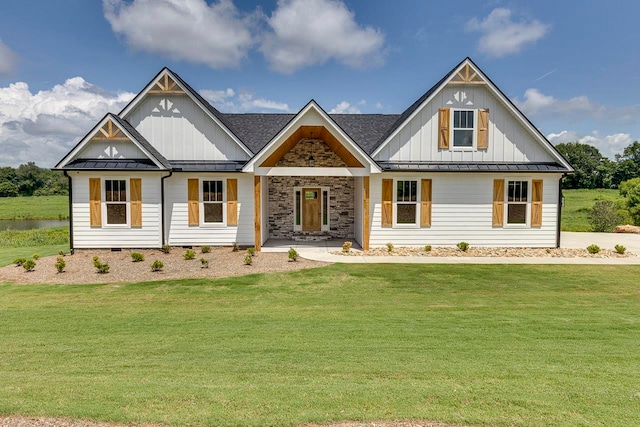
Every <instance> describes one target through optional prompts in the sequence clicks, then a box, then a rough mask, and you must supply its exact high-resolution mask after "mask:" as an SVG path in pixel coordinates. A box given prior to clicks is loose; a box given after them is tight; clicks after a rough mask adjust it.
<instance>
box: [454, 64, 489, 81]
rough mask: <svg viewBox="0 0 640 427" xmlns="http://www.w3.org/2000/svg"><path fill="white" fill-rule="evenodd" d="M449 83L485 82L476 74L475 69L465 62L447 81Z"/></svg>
mask: <svg viewBox="0 0 640 427" xmlns="http://www.w3.org/2000/svg"><path fill="white" fill-rule="evenodd" d="M449 83H450V84H465V85H468V84H476V85H484V84H487V82H485V81H484V80H483V79H482V77H480V76H479V75H478V73H477V72H476V71H474V70H473V69H472V68H471V66H470V65H469V64H465V65H464V67H462V69H461V70H460V71H459V72H458V73H456V75H455V76H453V78H452V79H451V81H450V82H449Z"/></svg>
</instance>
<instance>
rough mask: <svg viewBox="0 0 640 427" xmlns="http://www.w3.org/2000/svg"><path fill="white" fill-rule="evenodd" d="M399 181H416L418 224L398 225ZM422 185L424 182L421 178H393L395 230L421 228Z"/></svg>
mask: <svg viewBox="0 0 640 427" xmlns="http://www.w3.org/2000/svg"><path fill="white" fill-rule="evenodd" d="M398 181H416V202H415V203H416V222H415V223H414V224H398ZM421 183H422V181H421V179H420V178H416V177H412V176H409V177H400V178H393V228H420V204H421V203H420V202H421V200H420V196H421V195H422V188H421ZM400 203H413V202H400Z"/></svg>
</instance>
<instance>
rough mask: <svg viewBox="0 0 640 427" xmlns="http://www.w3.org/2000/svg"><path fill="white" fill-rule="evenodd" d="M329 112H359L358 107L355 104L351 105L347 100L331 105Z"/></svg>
mask: <svg viewBox="0 0 640 427" xmlns="http://www.w3.org/2000/svg"><path fill="white" fill-rule="evenodd" d="M329 114H360V109H358V107H356V106H355V105H351V104H350V103H348V102H347V101H342V102H340V103H339V104H338V105H336V106H335V107H333V108H332V109H331V110H330V111H329Z"/></svg>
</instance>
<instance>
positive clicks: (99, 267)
mask: <svg viewBox="0 0 640 427" xmlns="http://www.w3.org/2000/svg"><path fill="white" fill-rule="evenodd" d="M93 265H94V267H95V268H96V269H97V270H98V273H99V274H106V273H108V272H109V268H110V267H109V264H107V263H106V262H105V263H104V264H103V263H101V262H100V261H94V262H93Z"/></svg>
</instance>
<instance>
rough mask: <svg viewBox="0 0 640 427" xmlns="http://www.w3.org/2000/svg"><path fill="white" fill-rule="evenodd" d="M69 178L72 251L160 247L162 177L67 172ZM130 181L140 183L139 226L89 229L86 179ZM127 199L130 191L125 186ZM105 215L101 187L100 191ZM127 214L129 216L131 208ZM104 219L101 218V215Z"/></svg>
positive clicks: (153, 173)
mask: <svg viewBox="0 0 640 427" xmlns="http://www.w3.org/2000/svg"><path fill="white" fill-rule="evenodd" d="M69 175H70V176H71V177H72V181H71V182H72V193H73V201H72V209H73V225H72V226H73V245H74V248H75V249H85V248H86V249H92V248H159V247H160V246H162V227H161V219H160V202H161V197H160V178H161V176H162V174H160V173H155V172H145V173H140V174H131V172H128V171H123V172H100V173H99V174H98V173H92V172H69ZM90 178H101V179H103V180H104V179H127V180H128V179H130V178H140V179H141V180H142V181H141V183H142V227H139V228H137V227H133V228H132V227H129V226H119V225H113V226H109V225H105V221H104V220H103V225H102V226H100V227H92V226H91V223H90V215H89V179H90ZM127 192H128V193H129V194H128V196H127V197H130V189H129V187H127ZM101 193H102V194H101V198H102V207H101V209H102V212H104V209H106V208H105V206H104V188H102V191H101ZM127 208H128V215H130V212H131V210H130V206H128V207H127ZM103 218H104V215H103Z"/></svg>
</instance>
